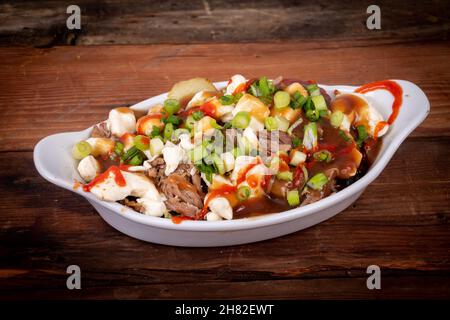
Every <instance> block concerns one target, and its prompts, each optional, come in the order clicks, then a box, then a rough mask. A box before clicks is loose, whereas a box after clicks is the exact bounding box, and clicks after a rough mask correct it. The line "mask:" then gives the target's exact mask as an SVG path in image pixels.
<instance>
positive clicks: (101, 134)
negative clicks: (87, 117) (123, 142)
mask: <svg viewBox="0 0 450 320" xmlns="http://www.w3.org/2000/svg"><path fill="white" fill-rule="evenodd" d="M91 137H92V138H109V137H111V132H110V131H109V129H108V125H107V123H106V121H103V122H101V123H99V124H97V125H95V126H94V128H93V129H92V132H91Z"/></svg>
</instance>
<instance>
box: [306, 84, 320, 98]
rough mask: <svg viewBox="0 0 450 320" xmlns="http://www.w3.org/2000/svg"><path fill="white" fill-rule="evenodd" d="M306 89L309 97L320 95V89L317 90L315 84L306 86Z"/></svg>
mask: <svg viewBox="0 0 450 320" xmlns="http://www.w3.org/2000/svg"><path fill="white" fill-rule="evenodd" d="M306 89H307V90H308V92H309V95H310V96H311V97H314V96H318V95H320V89H319V87H318V86H317V84H315V83H314V84H310V85H308V86H306Z"/></svg>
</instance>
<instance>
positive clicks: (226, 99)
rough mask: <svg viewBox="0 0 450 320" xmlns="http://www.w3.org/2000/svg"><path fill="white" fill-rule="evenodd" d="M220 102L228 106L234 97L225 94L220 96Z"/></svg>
mask: <svg viewBox="0 0 450 320" xmlns="http://www.w3.org/2000/svg"><path fill="white" fill-rule="evenodd" d="M219 100H220V103H221V104H222V105H224V106H228V105H230V104H233V103H234V97H233V96H232V95H231V94H226V95H223V96H221V97H220V99H219Z"/></svg>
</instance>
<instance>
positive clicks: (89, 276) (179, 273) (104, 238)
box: [0, 136, 450, 299]
mask: <svg viewBox="0 0 450 320" xmlns="http://www.w3.org/2000/svg"><path fill="white" fill-rule="evenodd" d="M449 145H450V137H448V136H447V137H434V138H433V137H415V138H412V139H408V140H407V141H406V142H405V143H404V144H403V145H402V146H401V147H400V149H399V151H398V152H397V154H396V155H395V156H394V158H393V159H392V160H391V162H390V164H389V165H388V167H387V168H386V169H385V171H384V172H383V173H382V175H381V176H380V177H379V178H378V179H377V180H376V181H375V182H374V183H373V184H371V185H370V186H369V187H368V188H367V190H366V191H365V192H364V194H363V195H362V197H361V198H360V199H359V200H358V201H357V202H356V203H355V204H354V205H353V206H352V207H351V208H348V209H347V210H345V211H344V212H342V213H341V214H339V215H338V216H336V217H334V218H332V219H330V220H328V221H326V222H324V223H322V224H320V225H317V226H314V227H312V228H310V229H307V230H303V231H300V232H297V233H294V234H291V235H287V236H284V237H281V238H277V239H273V240H270V241H264V242H260V243H257V244H249V245H241V246H235V247H225V248H176V247H167V246H162V245H153V244H149V243H144V242H142V241H138V240H135V239H132V238H129V237H127V236H125V235H122V234H120V233H119V232H118V231H115V230H114V229H112V228H111V227H109V226H108V225H107V224H106V223H104V222H103V221H102V220H101V218H100V217H99V216H98V215H97V214H96V213H95V211H94V209H92V207H90V205H89V204H88V203H87V202H86V201H84V200H83V199H82V198H81V197H79V196H77V195H75V194H73V193H71V192H69V191H66V190H61V189H59V188H57V187H56V186H53V185H51V184H50V183H47V182H46V181H44V180H43V179H42V178H41V177H39V176H38V174H37V172H36V170H35V169H34V166H33V163H32V155H31V153H30V152H2V153H1V156H2V161H1V162H0V176H1V177H2V179H1V180H0V193H1V194H2V197H0V208H2V214H1V215H0V226H1V228H0V256H2V257H4V259H1V260H0V296H1V297H2V298H5V299H8V298H9V299H11V298H40V299H44V298H55V297H58V298H65V299H73V298H178V299H184V298H206V297H210V298H217V299H223V298H259V299H262V298H286V299H295V298H305V299H309V298H419V297H427V298H446V297H448V295H449V294H450V281H449V280H450V279H449V273H448V272H449V270H450V250H449V248H450V240H449V237H448V234H449V232H450V222H449V221H450V194H449V192H448V190H450V160H449V159H450V148H448V146H449ZM268 255H270V256H268ZM268 257H270V259H268ZM70 264H77V265H79V266H80V267H81V268H82V279H83V283H82V286H83V289H82V290H81V291H78V292H74V291H69V290H67V289H66V288H65V280H66V276H67V275H66V274H65V269H66V267H67V266H68V265H70ZM371 264H377V265H379V266H380V267H381V268H382V290H380V291H373V290H372V291H371V290H367V288H366V285H365V281H366V276H367V275H366V274H365V269H366V267H367V266H369V265H371ZM268 288H270V290H268Z"/></svg>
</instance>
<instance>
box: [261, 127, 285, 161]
mask: <svg viewBox="0 0 450 320" xmlns="http://www.w3.org/2000/svg"><path fill="white" fill-rule="evenodd" d="M256 135H257V136H258V140H259V145H260V146H259V147H260V151H261V154H262V155H265V156H270V155H271V154H274V153H276V152H277V151H289V150H290V149H291V148H292V138H291V136H289V135H288V134H287V133H286V132H283V131H279V130H278V131H272V132H268V131H267V130H260V131H258V132H257V133H256Z"/></svg>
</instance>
